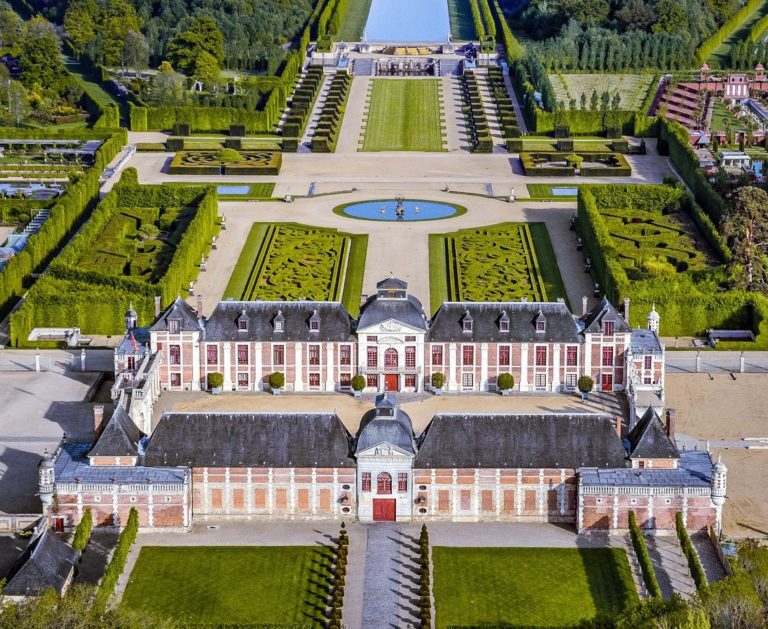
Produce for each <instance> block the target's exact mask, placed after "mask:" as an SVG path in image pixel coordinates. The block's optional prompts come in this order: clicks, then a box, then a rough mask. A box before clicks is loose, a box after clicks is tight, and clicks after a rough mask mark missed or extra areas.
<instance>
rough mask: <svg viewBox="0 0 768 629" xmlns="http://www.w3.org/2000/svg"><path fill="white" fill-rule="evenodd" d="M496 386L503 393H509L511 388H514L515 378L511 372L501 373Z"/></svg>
mask: <svg viewBox="0 0 768 629" xmlns="http://www.w3.org/2000/svg"><path fill="white" fill-rule="evenodd" d="M496 386H497V387H498V389H499V391H501V394H502V395H509V391H510V389H513V388H514V386H515V378H514V377H513V376H512V374H511V373H502V374H499V377H498V379H497V380H496Z"/></svg>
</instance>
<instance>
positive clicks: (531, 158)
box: [520, 140, 632, 177]
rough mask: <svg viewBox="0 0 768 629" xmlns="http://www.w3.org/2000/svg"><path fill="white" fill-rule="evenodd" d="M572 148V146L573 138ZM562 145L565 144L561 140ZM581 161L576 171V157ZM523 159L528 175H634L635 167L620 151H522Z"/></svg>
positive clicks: (524, 168)
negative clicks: (633, 169)
mask: <svg viewBox="0 0 768 629" xmlns="http://www.w3.org/2000/svg"><path fill="white" fill-rule="evenodd" d="M569 141H570V142H571V149H572V148H573V147H572V144H573V142H572V140H569ZM561 148H562V143H561ZM574 157H575V158H576V161H580V163H581V166H580V167H579V168H578V173H577V172H576V165H575V162H574V161H571V160H573V158H574ZM520 162H521V163H522V165H523V170H524V171H525V174H526V175H527V176H529V177H574V176H576V175H577V174H579V175H581V176H582V177H631V176H632V167H631V166H630V165H629V162H628V161H627V158H626V157H624V156H623V155H622V154H621V153H582V152H579V153H566V152H556V153H528V152H524V153H520Z"/></svg>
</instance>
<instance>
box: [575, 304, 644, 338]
mask: <svg viewBox="0 0 768 629" xmlns="http://www.w3.org/2000/svg"><path fill="white" fill-rule="evenodd" d="M604 321H613V331H614V333H617V332H631V331H632V329H631V328H630V327H629V325H627V322H626V321H624V317H622V316H621V315H620V314H619V311H618V310H616V308H614V307H613V304H611V302H610V301H608V299H607V298H606V297H603V298H602V300H600V303H599V304H597V306H595V307H594V308H592V310H590V311H589V312H588V313H587V316H586V317H585V318H584V331H585V332H594V333H597V334H601V333H602V332H603V322H604Z"/></svg>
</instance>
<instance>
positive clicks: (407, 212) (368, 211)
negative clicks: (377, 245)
mask: <svg viewBox="0 0 768 629" xmlns="http://www.w3.org/2000/svg"><path fill="white" fill-rule="evenodd" d="M402 207H403V212H402V214H401V216H398V214H397V202H396V201H392V200H389V201H387V200H380V201H363V202H362V203H353V204H352V205H348V206H346V207H344V208H342V209H341V213H342V214H344V215H345V216H350V217H352V218H362V219H365V220H369V221H393V222H411V221H431V220H435V219H439V218H449V217H451V216H456V215H457V214H460V213H463V212H461V211H460V210H459V209H458V208H456V207H454V206H452V205H448V204H447V203H436V202H434V201H403V205H402Z"/></svg>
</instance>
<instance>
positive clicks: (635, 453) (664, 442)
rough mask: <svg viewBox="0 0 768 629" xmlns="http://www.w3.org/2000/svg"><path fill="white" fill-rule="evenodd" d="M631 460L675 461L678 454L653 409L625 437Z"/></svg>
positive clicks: (649, 409)
mask: <svg viewBox="0 0 768 629" xmlns="http://www.w3.org/2000/svg"><path fill="white" fill-rule="evenodd" d="M627 441H628V442H629V448H628V450H629V458H631V459H677V458H680V452H679V451H678V449H677V446H676V445H675V442H674V441H673V440H672V439H670V437H669V435H667V431H666V429H665V428H664V424H663V422H662V421H661V419H660V418H659V416H658V415H657V414H656V411H655V410H654V409H653V407H650V408H648V410H647V411H645V414H644V415H643V416H642V417H641V418H640V420H639V421H638V422H637V423H636V424H635V425H634V427H633V428H632V430H630V431H629V434H628V435H627Z"/></svg>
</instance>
